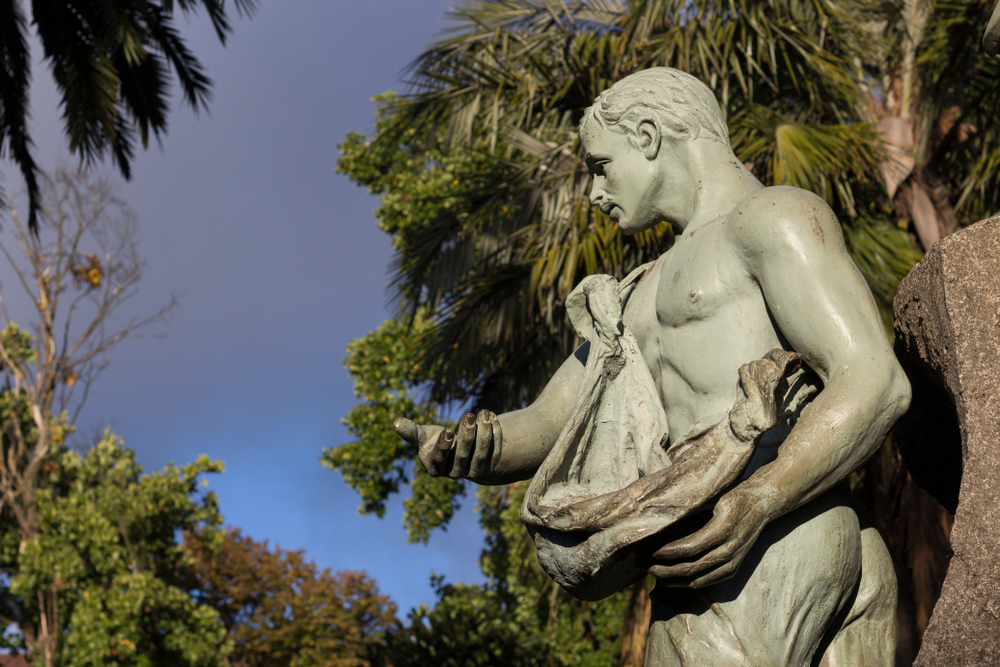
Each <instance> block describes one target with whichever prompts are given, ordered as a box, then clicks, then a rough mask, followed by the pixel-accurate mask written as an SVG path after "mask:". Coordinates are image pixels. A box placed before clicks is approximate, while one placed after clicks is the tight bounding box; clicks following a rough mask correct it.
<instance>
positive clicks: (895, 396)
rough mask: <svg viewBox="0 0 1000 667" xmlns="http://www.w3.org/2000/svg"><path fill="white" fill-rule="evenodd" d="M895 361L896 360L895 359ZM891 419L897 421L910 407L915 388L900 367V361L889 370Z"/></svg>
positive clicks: (888, 393) (888, 385)
mask: <svg viewBox="0 0 1000 667" xmlns="http://www.w3.org/2000/svg"><path fill="white" fill-rule="evenodd" d="M893 361H894V362H895V360H893ZM886 396H887V398H888V404H889V405H888V407H889V413H890V415H891V416H890V421H892V422H893V423H895V421H896V420H897V419H899V418H900V417H902V416H903V414H905V413H906V411H907V410H909V409H910V399H911V398H912V397H913V388H912V387H910V380H909V378H907V377H906V373H905V372H904V371H903V369H902V367H900V365H899V363H893V364H892V368H891V370H890V372H889V378H888V383H887V388H886Z"/></svg>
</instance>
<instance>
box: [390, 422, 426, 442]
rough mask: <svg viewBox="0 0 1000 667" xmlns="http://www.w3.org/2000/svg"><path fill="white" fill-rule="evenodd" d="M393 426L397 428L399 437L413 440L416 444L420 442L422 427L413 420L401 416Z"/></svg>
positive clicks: (409, 440)
mask: <svg viewBox="0 0 1000 667" xmlns="http://www.w3.org/2000/svg"><path fill="white" fill-rule="evenodd" d="M392 427H393V428H394V429H396V433H398V434H399V437H401V438H402V439H403V440H406V441H407V442H412V443H413V444H414V445H419V444H420V427H419V426H417V425H416V424H415V423H414V422H413V421H412V420H410V419H406V418H405V417H400V418H399V419H397V420H396V421H394V422H393V423H392Z"/></svg>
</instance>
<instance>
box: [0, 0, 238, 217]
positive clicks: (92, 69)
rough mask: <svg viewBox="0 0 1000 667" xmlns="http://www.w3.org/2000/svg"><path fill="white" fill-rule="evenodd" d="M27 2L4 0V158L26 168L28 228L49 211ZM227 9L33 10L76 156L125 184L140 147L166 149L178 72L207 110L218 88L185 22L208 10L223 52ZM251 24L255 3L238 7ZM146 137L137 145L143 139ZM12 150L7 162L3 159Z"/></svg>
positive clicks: (73, 1) (145, 4) (0, 122)
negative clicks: (32, 96)
mask: <svg viewBox="0 0 1000 667" xmlns="http://www.w3.org/2000/svg"><path fill="white" fill-rule="evenodd" d="M25 4H27V3H24V2H22V0H0V157H2V156H4V155H5V154H6V155H8V156H9V157H10V158H11V159H12V160H13V161H14V163H15V164H17V166H18V167H19V168H20V170H21V173H22V175H23V176H24V180H25V183H26V184H27V189H28V197H29V199H30V205H29V211H30V212H29V216H28V225H29V227H30V228H31V229H32V230H36V229H37V227H36V222H37V217H36V216H37V213H38V211H39V207H40V206H41V190H40V184H39V170H38V166H37V165H36V164H35V161H34V158H33V157H32V155H31V152H32V151H31V147H32V141H31V135H30V132H29V127H28V118H29V104H28V92H29V84H30V82H31V58H30V54H29V51H28V20H29V19H28V15H27V13H26V11H25V7H24V5H25ZM226 5H227V2H226V0H177V1H176V2H174V0H162V1H150V0H126V1H125V2H111V1H110V0H96V1H95V0H69V1H67V2H39V1H38V0H36V1H35V2H32V3H31V24H32V25H33V26H34V27H35V31H36V33H37V35H38V38H39V40H40V41H41V44H42V50H43V58H44V61H45V63H46V66H47V68H48V69H49V71H51V72H52V76H53V78H54V79H55V83H56V88H57V89H58V90H59V94H60V98H61V99H60V108H61V109H62V111H63V122H64V125H65V132H66V136H67V139H68V140H69V149H70V151H71V152H73V153H75V154H77V155H79V156H80V158H81V159H82V160H83V161H84V162H86V163H88V164H89V163H91V162H94V161H97V160H100V159H103V158H104V157H105V156H106V155H107V156H110V158H111V160H112V162H113V163H114V164H115V165H117V166H118V168H119V170H120V171H121V173H122V175H123V176H124V177H125V178H126V179H127V178H129V177H130V176H131V160H132V157H133V155H134V152H135V142H136V139H137V138H138V140H139V141H141V142H142V145H143V147H144V148H145V147H147V146H148V145H149V139H150V135H152V136H153V137H155V138H156V139H157V140H160V139H161V138H162V136H163V134H164V133H165V132H166V129H167V113H168V110H169V106H170V102H169V100H170V88H171V81H170V79H171V77H170V71H171V70H173V71H174V73H175V74H176V76H177V81H178V83H179V84H180V89H181V94H182V96H183V99H184V101H185V102H186V103H187V104H188V105H190V106H191V108H193V109H195V110H198V109H200V108H207V107H208V101H209V97H210V89H211V85H212V84H211V80H210V79H209V78H208V76H207V75H206V73H205V70H204V68H203V67H202V65H201V63H200V62H199V61H198V59H197V58H196V57H195V55H194V54H193V53H192V52H191V51H190V49H188V47H187V45H186V43H185V42H184V39H183V38H182V37H181V34H180V32H179V31H178V29H177V24H176V19H177V18H178V15H179V14H180V15H184V16H185V17H187V16H188V15H190V14H193V13H194V12H196V11H197V10H198V9H203V10H204V11H205V13H206V14H207V15H208V17H209V19H210V20H211V22H212V26H213V27H214V28H215V32H216V35H217V36H218V38H219V40H220V41H221V42H222V43H223V44H225V42H226V38H227V36H228V35H229V33H230V32H232V24H231V15H230V13H229V11H228V8H227V6H226ZM233 5H234V6H235V8H236V11H237V13H239V14H241V15H244V14H246V15H249V14H251V13H252V12H253V11H254V8H255V6H256V2H255V0H233ZM137 135H138V136H137ZM5 151H6V153H5Z"/></svg>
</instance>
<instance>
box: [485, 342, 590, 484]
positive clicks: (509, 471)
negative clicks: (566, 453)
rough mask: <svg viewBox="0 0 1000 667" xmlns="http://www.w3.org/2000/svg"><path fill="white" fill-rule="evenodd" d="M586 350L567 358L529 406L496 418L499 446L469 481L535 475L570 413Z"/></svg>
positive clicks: (498, 480) (488, 481)
mask: <svg viewBox="0 0 1000 667" xmlns="http://www.w3.org/2000/svg"><path fill="white" fill-rule="evenodd" d="M588 350H589V345H586V344H585V345H583V346H582V347H581V348H580V349H579V350H577V351H576V353H574V354H572V355H570V357H569V359H567V360H566V361H565V362H564V363H563V364H562V366H560V367H559V369H558V370H557V371H556V373H555V375H553V376H552V379H551V380H549V383H548V384H547V385H545V390H544V391H543V392H542V394H541V396H539V397H538V400H536V401H535V402H534V403H532V404H531V405H530V406H528V407H526V408H524V409H523V410H514V411H512V412H507V413H505V414H502V415H499V419H500V430H501V432H502V434H503V435H502V443H501V445H500V447H499V448H494V451H493V459H492V461H491V464H490V469H489V472H487V473H486V474H485V475H480V476H479V477H476V478H474V479H473V480H472V481H474V482H476V483H477V484H509V483H511V482H516V481H518V480H522V479H528V478H530V477H531V476H532V475H534V474H535V471H536V470H537V469H538V467H539V466H540V465H542V461H544V460H545V457H546V455H548V453H549V450H551V449H552V446H553V445H554V444H555V442H556V439H558V437H559V434H560V433H561V432H562V429H563V426H565V425H566V422H567V421H569V417H570V414H571V413H572V412H573V404H574V403H575V402H576V397H577V394H578V393H579V389H580V382H581V380H582V379H583V371H584V367H585V365H586V363H587V352H588Z"/></svg>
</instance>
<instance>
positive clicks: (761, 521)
mask: <svg viewBox="0 0 1000 667" xmlns="http://www.w3.org/2000/svg"><path fill="white" fill-rule="evenodd" d="M772 518H774V517H773V515H772V513H771V511H770V504H769V503H768V502H766V500H765V499H764V498H761V497H760V496H758V495H757V493H755V492H754V490H752V489H751V487H749V486H748V485H746V484H743V485H740V486H737V487H736V488H734V489H733V490H731V491H730V492H729V493H726V494H725V495H723V496H722V497H721V498H719V500H718V502H717V503H716V505H715V509H714V510H713V512H712V518H711V519H709V521H708V523H707V524H705V526H704V527H703V528H701V529H700V530H697V531H695V532H694V533H692V534H690V535H688V536H687V537H684V538H681V539H679V540H675V541H673V542H671V543H669V544H667V545H666V546H663V547H662V548H660V549H659V550H657V551H655V552H654V553H653V554H652V556H651V558H650V568H649V573H650V574H651V575H653V576H654V577H657V578H658V579H660V580H662V581H663V583H664V584H666V585H667V586H686V587H690V588H701V587H702V586H710V585H712V584H717V583H719V582H720V581H724V580H726V579H728V578H729V577H731V576H733V575H734V574H736V570H737V569H739V567H740V563H742V562H743V559H744V558H746V555H747V553H748V552H749V551H750V547H752V546H753V544H754V542H756V541H757V538H758V537H759V536H760V533H761V531H762V530H764V526H766V525H767V523H768V522H769V521H770V520H771V519H772ZM678 561H683V562H678Z"/></svg>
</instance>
